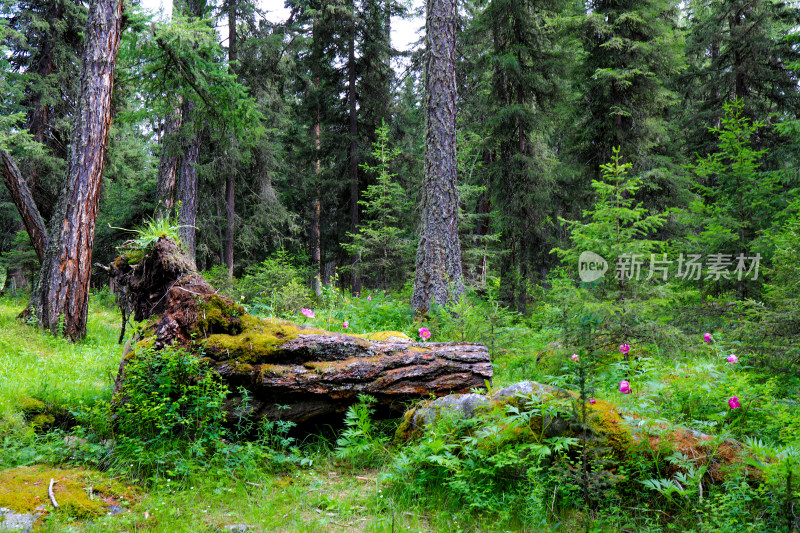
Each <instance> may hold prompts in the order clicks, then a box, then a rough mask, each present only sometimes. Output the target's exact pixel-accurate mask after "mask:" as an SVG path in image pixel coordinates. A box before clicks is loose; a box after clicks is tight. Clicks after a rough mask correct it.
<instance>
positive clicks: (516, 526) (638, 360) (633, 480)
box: [0, 286, 800, 533]
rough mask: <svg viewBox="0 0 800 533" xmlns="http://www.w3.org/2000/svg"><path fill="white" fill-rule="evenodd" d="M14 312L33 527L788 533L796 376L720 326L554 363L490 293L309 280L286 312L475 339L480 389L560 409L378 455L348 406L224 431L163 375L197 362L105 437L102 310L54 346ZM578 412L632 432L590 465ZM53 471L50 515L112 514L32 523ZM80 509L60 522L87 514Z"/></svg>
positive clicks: (11, 414) (383, 429)
mask: <svg viewBox="0 0 800 533" xmlns="http://www.w3.org/2000/svg"><path fill="white" fill-rule="evenodd" d="M23 305H24V302H23V301H22V300H14V299H8V298H6V299H0V347H2V349H1V350H0V369H2V373H0V439H2V440H0V507H3V506H7V507H11V508H16V510H20V511H24V510H29V509H35V508H36V507H37V506H42V505H43V509H44V510H45V511H47V512H45V513H44V515H43V516H42V518H41V519H40V521H39V522H38V523H37V531H59V532H60V531H93V532H106V531H110V532H113V531H169V532H180V531H186V532H190V531H191V532H199V531H209V532H210V531H220V530H224V528H225V526H235V525H242V526H250V528H251V529H249V530H250V531H314V532H316V531H323V532H325V531H387V532H388V531H446V532H456V531H550V530H552V531H569V532H571V531H579V530H588V531H621V530H628V531H642V532H650V531H653V532H655V531H696V532H705V533H711V532H719V533H722V532H729V531H737V532H738V531H754V532H755V531H766V530H770V531H786V532H791V533H793V532H794V529H793V528H796V522H794V524H795V525H792V524H793V522H792V516H793V514H792V513H794V512H796V511H793V509H796V502H797V499H798V496H800V495H798V494H797V486H798V485H800V483H797V479H798V478H800V473H798V472H797V470H798V466H800V459H799V458H798V446H797V442H798V438H800V409H799V407H800V403H799V402H800V380H798V378H797V377H792V376H791V375H788V376H786V375H785V376H775V375H768V374H762V373H760V372H759V371H757V370H756V369H755V368H752V367H751V366H750V364H749V361H748V359H747V357H745V356H742V357H741V358H740V359H738V360H737V361H736V362H735V363H729V362H728V359H727V358H728V356H729V354H730V353H731V352H733V351H734V349H733V348H732V347H731V346H728V345H726V343H725V342H724V338H723V335H722V333H716V332H715V334H714V341H713V342H704V340H703V339H702V336H699V337H700V338H697V339H690V340H689V343H690V344H689V345H686V346H685V347H684V348H683V349H681V350H673V351H671V352H670V353H669V354H665V353H662V352H660V351H659V349H658V347H656V346H651V345H637V344H634V343H632V346H631V349H630V353H629V354H628V357H627V358H626V357H622V355H621V354H620V353H619V351H618V349H617V345H616V344H615V343H613V341H611V340H608V341H605V344H606V345H607V346H606V348H605V351H603V350H600V351H599V352H597V353H593V354H586V355H584V354H583V353H581V355H580V357H578V359H577V360H573V359H571V358H570V355H571V354H570V350H568V349H567V348H566V347H565V346H564V345H563V344H562V341H561V340H560V339H559V332H558V331H557V330H552V329H547V328H545V327H533V326H532V324H531V323H530V322H529V321H528V319H524V318H523V317H521V316H519V315H517V314H514V313H510V312H508V311H505V310H503V309H502V308H500V307H498V306H496V305H495V304H494V303H492V302H491V301H489V302H485V301H481V300H478V299H476V298H474V297H468V298H465V299H464V300H462V302H460V303H459V304H457V305H458V306H460V307H459V310H458V312H457V313H456V314H455V315H453V314H449V313H448V312H445V311H441V310H436V311H435V312H434V313H433V314H432V315H431V317H430V318H429V319H428V320H427V321H426V322H425V323H418V322H414V321H413V319H412V315H411V313H410V310H409V309H408V306H407V305H406V304H405V303H403V300H402V299H401V297H398V296H386V295H382V294H366V295H361V297H353V296H349V295H345V294H343V293H341V292H340V291H337V290H336V289H333V288H331V287H330V286H327V287H326V288H325V290H324V298H323V302H322V303H321V304H319V305H320V307H319V308H318V309H314V310H313V313H309V312H306V314H300V312H299V311H298V312H297V313H296V315H295V316H294V318H293V320H296V321H298V322H305V323H308V324H310V325H314V326H317V327H321V328H324V329H327V330H334V331H337V330H338V331H342V332H349V333H359V334H366V333H370V332H373V331H376V330H379V329H384V330H395V331H399V332H401V333H405V334H407V335H409V336H411V337H412V338H417V339H419V338H420V334H421V332H420V328H423V327H424V328H428V330H429V332H430V333H431V334H432V337H431V339H430V340H431V341H448V340H458V341H463V340H468V341H475V340H477V341H480V342H483V343H485V344H487V346H489V347H490V351H491V353H492V356H493V361H494V363H495V365H496V368H495V370H496V379H495V383H494V388H497V387H500V386H503V385H507V384H510V383H512V382H516V381H520V380H523V379H527V380H534V381H540V382H543V383H549V384H550V385H554V386H557V387H562V388H564V389H567V390H571V391H572V395H571V396H569V397H568V400H567V401H564V400H563V398H562V400H561V403H554V402H544V403H541V404H537V406H536V407H531V405H533V404H527V403H525V402H524V401H522V402H521V403H520V401H517V402H511V403H509V405H508V407H507V410H505V411H502V410H501V411H495V412H494V413H492V414H486V415H481V416H479V417H478V418H476V419H472V420H462V421H458V420H452V419H447V418H444V419H442V420H441V421H440V422H439V423H437V424H435V425H434V426H433V427H432V428H431V429H430V430H428V432H427V433H426V434H425V435H424V436H423V437H422V438H420V439H418V440H415V441H410V442H399V441H396V440H394V441H393V440H392V438H391V437H392V435H393V434H394V430H395V428H396V426H397V422H398V421H392V422H388V423H375V422H374V421H372V420H371V419H370V416H369V410H370V407H369V406H370V401H369V399H368V398H363V399H362V402H361V403H360V404H359V405H358V406H356V407H354V408H352V409H351V411H350V412H348V414H347V417H346V426H347V428H346V429H345V430H344V431H343V432H342V433H340V435H339V437H338V439H337V438H336V437H334V438H331V437H329V436H309V437H304V438H303V440H299V439H300V436H299V435H294V434H293V433H292V432H291V429H292V428H291V424H288V423H266V424H261V425H259V426H253V425H248V424H245V425H244V426H242V427H240V426H238V425H237V426H236V427H234V428H229V427H227V428H226V427H222V426H221V425H220V418H219V416H216V415H215V413H219V410H220V409H221V404H220V402H221V401H222V398H223V397H224V392H225V391H224V390H222V389H221V388H220V387H219V384H218V383H217V382H216V381H215V380H214V379H213V376H207V375H204V374H202V373H201V374H197V375H196V376H195V378H193V379H190V380H189V381H182V379H183V378H181V376H185V375H188V374H192V373H197V372H198V368H199V367H198V366H197V361H196V360H195V359H193V358H192V357H189V356H187V355H185V354H184V355H180V354H178V355H180V356H179V357H174V355H175V354H172V355H173V356H170V359H169V360H166V359H160V357H162V355H160V354H158V353H156V352H154V353H153V354H152V360H150V359H148V363H147V364H146V365H144V366H143V367H142V369H141V371H142V372H147V373H153V372H155V373H153V374H142V376H143V377H145V378H146V377H147V376H148V375H151V377H154V378H156V379H154V380H148V379H143V380H142V387H141V388H140V390H139V391H138V392H139V393H140V394H138V395H133V396H131V398H130V400H131V401H130V403H129V405H127V406H126V408H125V409H122V410H119V411H117V414H118V416H120V417H121V418H120V419H118V421H117V423H116V425H115V428H116V429H115V428H112V426H111V424H110V423H109V416H110V409H111V407H110V402H111V391H112V384H113V378H114V374H115V372H116V369H117V365H118V364H119V358H120V355H121V348H120V346H119V345H118V344H117V343H116V341H117V336H118V332H119V323H118V318H117V317H118V315H117V314H116V313H114V312H113V311H112V310H111V308H110V307H108V306H106V305H103V302H101V301H100V300H99V299H97V298H95V300H93V303H92V306H91V313H90V320H89V333H88V335H87V339H86V340H85V341H83V342H81V343H78V344H75V345H72V344H69V343H67V342H65V341H61V340H59V339H55V338H53V337H52V336H51V335H48V334H42V333H39V332H38V331H36V330H35V329H34V328H31V327H29V326H27V325H24V324H20V323H19V322H18V321H17V320H16V318H15V316H16V315H17V314H18V312H19V311H20V310H21V309H22V306H23ZM306 305H309V304H306ZM256 307H257V306H256ZM255 310H258V309H255ZM311 314H313V315H314V316H313V317H310V316H308V315H311ZM345 322H347V327H345ZM133 370H135V369H133ZM623 380H625V381H627V382H628V384H629V388H630V392H629V393H627V394H626V393H623V392H622V391H621V390H620V388H621V387H620V382H621V381H623ZM147 383H151V384H152V387H153V388H152V389H150V388H147V387H148V386H149V385H147ZM162 396H167V397H172V398H176V399H175V400H164V399H163V398H162ZM733 397H736V398H737V401H738V402H739V405H740V406H739V407H736V408H732V407H731V404H730V403H729V402H730V401H731V398H733ZM160 398H162V399H160ZM580 399H582V400H583V401H584V402H586V404H587V405H591V406H592V407H591V408H590V409H588V411H587V413H588V416H589V417H592V416H595V417H601V418H602V420H600V421H599V423H600V427H602V428H604V429H603V430H604V431H608V430H613V431H611V432H612V433H613V434H617V433H618V434H620V435H622V434H625V435H627V434H628V433H629V434H630V435H631V436H632V437H633V439H631V440H628V439H627V438H626V439H625V441H624V442H622V441H620V442H619V444H620V445H619V446H615V445H614V443H613V442H611V443H610V444H608V443H606V444H601V443H600V442H599V441H590V442H589V444H588V445H587V446H586V449H587V450H588V452H587V455H586V457H587V460H586V463H585V464H586V465H588V468H584V467H582V460H583V455H582V452H581V450H582V449H584V446H583V444H582V441H581V431H580V428H581V415H580V405H581V402H580ZM590 400H595V402H594V403H591V404H589V403H588V402H590ZM556 415H558V416H559V417H562V418H564V419H565V420H567V421H568V423H569V424H572V426H571V427H572V429H571V430H570V431H571V433H568V434H567V436H565V435H554V434H553V435H551V434H549V433H547V431H546V426H548V425H549V424H551V423H552V421H553V420H555V417H556ZM193 420H194V422H195V423H197V422H199V423H198V424H195V426H192V423H193V422H192V421H193ZM193 428H195V429H197V428H199V431H198V430H195V429H193ZM525 428H528V429H525ZM692 430H697V431H698V432H693V431H692ZM699 432H702V433H705V434H707V435H709V436H707V437H704V436H702V435H701V434H700V433H699ZM612 440H613V439H612ZM609 442H610V441H609ZM32 472H38V475H39V477H38V478H37V479H36V480H32V479H33V478H31V479H29V480H28V481H22V485H23V486H24V487H27V488H31V489H33V491H32V492H30V493H27V492H26V490H27V488H26V490H20V489H19V487H17V488H15V489H13V490H12V491H10V492H13V498H15V499H14V501H10V500H9V502H6V501H5V500H3V495H4V492H3V488H5V487H7V486H15V485H14V484H17V485H19V483H18V482H19V481H20V480H23V479H27V478H25V476H23V475H22V474H25V475H28V473H32ZM790 472H791V473H792V475H795V476H796V477H795V481H794V482H792V481H791V477H790V476H789V473H790ZM57 476H61V477H60V478H59V480H58V483H56V485H55V488H56V497H57V499H59V501H60V500H61V498H62V494H63V495H64V497H66V493H67V492H71V493H74V494H75V495H77V496H80V497H81V498H82V497H83V496H86V497H89V495H90V494H92V495H93V496H94V497H95V499H91V498H90V499H89V500H88V501H89V502H102V505H103V506H105V505H106V504H108V505H112V503H109V502H113V505H119V506H120V507H121V508H123V509H124V511H123V512H120V513H118V514H115V515H113V516H112V515H110V514H108V509H106V508H105V507H102V506H101V507H99V508H97V507H98V505H100V504H99V503H98V504H94V503H92V509H93V510H92V511H91V512H86V513H81V512H64V511H63V510H62V511H61V512H52V511H53V509H52V508H51V507H50V506H49V498H48V497H47V493H46V486H43V485H42V484H43V483H44V484H45V485H46V482H47V481H49V479H50V478H51V477H52V478H54V479H55V478H56V477H57ZM45 478H46V479H45ZM73 482H74V486H73V485H71V483H73ZM25 483H27V485H25ZM104 483H106V484H107V485H103V484H104ZM793 483H794V484H793ZM90 487H91V490H89V488H90ZM103 487H107V488H103ZM42 488H44V490H45V491H44V493H42ZM584 489H585V490H584ZM59 491H61V492H59ZM8 492H9V491H8V490H6V493H8ZM6 496H8V494H6ZM20 498H21V499H22V500H24V501H18V500H19V499H20ZM79 499H80V498H79ZM65 501H67V500H65ZM80 502H81V503H79V504H78V507H77V509H82V508H83V507H82V506H84V507H85V506H86V505H88V504H86V501H85V499H80ZM792 505H794V506H795V507H792ZM765 528H766V529H765Z"/></svg>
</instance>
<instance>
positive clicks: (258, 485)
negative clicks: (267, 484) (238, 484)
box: [245, 481, 264, 487]
mask: <svg viewBox="0 0 800 533" xmlns="http://www.w3.org/2000/svg"><path fill="white" fill-rule="evenodd" d="M245 484H247V485H253V486H254V487H263V486H264V485H261V484H259V483H252V482H250V481H245Z"/></svg>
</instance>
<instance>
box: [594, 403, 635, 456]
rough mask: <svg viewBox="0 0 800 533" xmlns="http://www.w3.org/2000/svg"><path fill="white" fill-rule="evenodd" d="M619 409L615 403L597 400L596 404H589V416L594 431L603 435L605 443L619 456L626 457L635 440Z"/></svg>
mask: <svg viewBox="0 0 800 533" xmlns="http://www.w3.org/2000/svg"><path fill="white" fill-rule="evenodd" d="M617 409H618V408H617V406H616V405H614V404H613V403H609V402H607V401H605V400H595V403H594V404H590V405H587V416H588V417H589V420H588V422H589V427H590V428H591V429H592V430H593V432H594V433H595V434H596V435H602V436H603V437H604V440H605V443H606V444H607V445H608V446H609V447H610V448H611V449H612V450H614V452H615V453H616V454H617V456H618V457H625V456H627V455H629V454H630V453H631V451H632V450H633V448H634V446H635V442H634V440H633V436H632V435H631V431H630V429H629V428H628V427H627V426H626V425H625V423H624V422H623V421H622V417H621V416H620V414H619V412H618V411H617Z"/></svg>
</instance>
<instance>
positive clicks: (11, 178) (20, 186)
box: [0, 150, 47, 261]
mask: <svg viewBox="0 0 800 533" xmlns="http://www.w3.org/2000/svg"><path fill="white" fill-rule="evenodd" d="M0 162H2V169H3V179H4V181H5V183H6V187H7V188H8V191H9V192H10V193H11V198H12V199H13V200H14V205H16V206H17V210H19V214H20V216H21V217H22V222H23V224H25V229H26V230H28V237H29V238H30V240H31V244H32V245H33V249H34V250H36V255H37V256H38V257H39V261H42V260H44V254H45V250H46V249H47V228H46V226H45V224H44V220H42V215H40V214H39V209H37V207H36V202H34V201H33V195H32V194H31V191H30V189H29V188H28V185H27V183H26V182H25V179H24V178H23V177H22V174H20V172H19V168H17V165H16V163H14V160H13V159H12V158H11V154H9V153H8V152H6V151H5V150H0Z"/></svg>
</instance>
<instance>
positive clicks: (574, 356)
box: [572, 353, 580, 363]
mask: <svg viewBox="0 0 800 533" xmlns="http://www.w3.org/2000/svg"><path fill="white" fill-rule="evenodd" d="M578 359H580V357H578V354H576V353H574V354H572V360H573V361H575V362H576V363H577V362H578Z"/></svg>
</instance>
